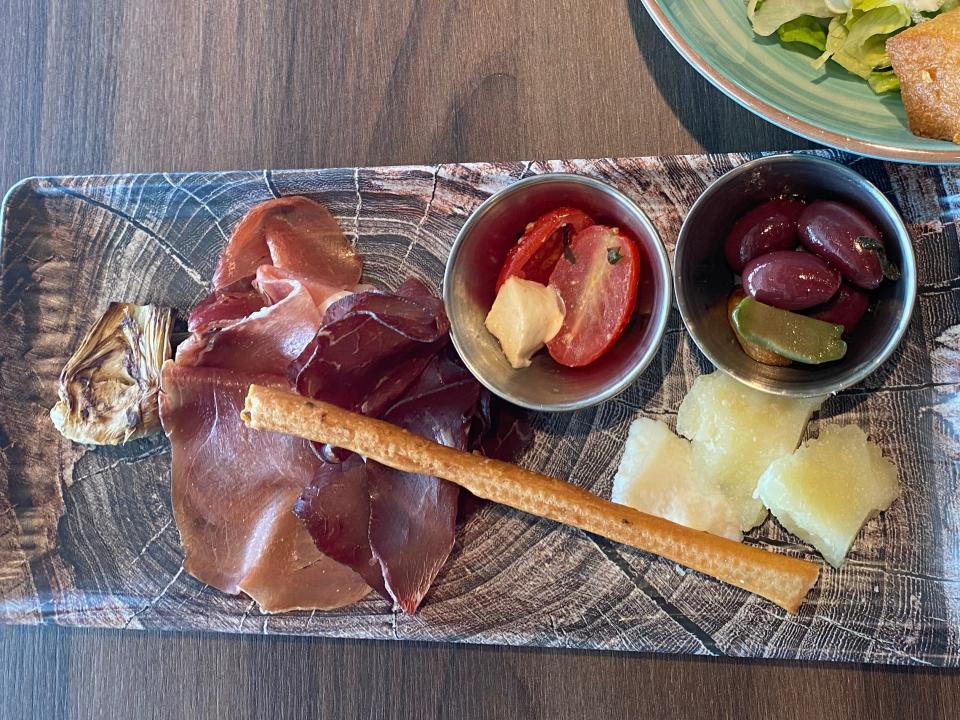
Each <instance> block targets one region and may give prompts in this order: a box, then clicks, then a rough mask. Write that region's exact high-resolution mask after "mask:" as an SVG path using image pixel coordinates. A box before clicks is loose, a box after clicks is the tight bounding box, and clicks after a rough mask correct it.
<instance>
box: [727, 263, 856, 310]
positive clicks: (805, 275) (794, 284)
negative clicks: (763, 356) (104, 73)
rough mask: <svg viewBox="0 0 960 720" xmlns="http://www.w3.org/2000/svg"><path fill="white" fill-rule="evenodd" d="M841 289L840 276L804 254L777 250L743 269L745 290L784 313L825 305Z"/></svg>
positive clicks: (827, 266) (826, 265)
mask: <svg viewBox="0 0 960 720" xmlns="http://www.w3.org/2000/svg"><path fill="white" fill-rule="evenodd" d="M839 287H840V273H838V272H837V271H836V270H834V269H833V268H832V267H830V266H829V265H828V264H827V263H826V262H824V261H823V260H822V259H821V258H818V257H817V256H816V255H811V254H810V253H805V252H794V251H792V250H778V251H776V252H772V253H767V254H766V255H761V256H760V257H758V258H754V259H753V260H751V261H750V262H748V263H747V266H746V267H745V268H744V269H743V289H744V290H746V291H747V292H748V293H750V295H752V296H753V297H754V298H756V299H757V300H758V301H759V302H762V303H764V304H766V305H773V306H774V307H777V308H780V309H781V310H806V309H807V308H812V307H813V306H814V305H819V304H821V303H825V302H826V301H827V300H829V299H830V298H832V297H833V296H834V294H836V292H837V290H838V289H839Z"/></svg>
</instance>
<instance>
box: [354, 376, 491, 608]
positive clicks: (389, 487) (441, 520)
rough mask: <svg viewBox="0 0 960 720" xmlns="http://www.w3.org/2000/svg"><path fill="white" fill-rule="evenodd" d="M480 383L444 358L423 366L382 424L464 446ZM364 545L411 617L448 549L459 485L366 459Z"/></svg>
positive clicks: (478, 397)
mask: <svg viewBox="0 0 960 720" xmlns="http://www.w3.org/2000/svg"><path fill="white" fill-rule="evenodd" d="M481 396H482V393H481V388H480V384H479V383H478V382H477V381H476V380H475V379H474V378H473V376H472V375H471V374H470V373H469V372H468V371H467V370H466V369H464V368H463V367H462V366H461V365H458V364H456V363H454V362H452V361H450V360H448V359H446V358H438V359H436V360H434V361H433V363H431V365H430V367H428V368H427V369H426V370H425V371H424V373H423V375H421V377H420V378H419V379H418V380H417V383H416V384H415V385H414V386H413V387H412V388H411V389H410V391H409V392H408V393H407V394H406V395H405V397H404V398H403V399H402V400H400V401H398V402H397V403H396V404H395V405H394V406H393V407H391V408H390V409H389V410H388V411H387V412H386V413H385V414H384V416H383V419H384V420H387V421H388V422H391V423H393V424H395V425H398V426H400V427H402V428H404V429H406V430H409V431H410V432H413V433H416V434H418V435H422V436H423V437H426V438H428V439H430V440H433V441H434V442H438V443H442V444H443V445H448V446H450V447H454V448H457V449H459V450H465V449H466V448H467V442H468V438H469V434H470V427H471V425H472V423H473V421H474V419H475V418H476V417H477V413H478V412H479V407H480V403H481ZM367 467H368V473H369V483H370V548H371V549H372V550H373V555H374V557H375V558H376V559H377V560H379V561H380V566H381V568H382V569H383V577H384V584H385V585H386V587H387V591H388V592H389V593H390V596H391V597H392V598H393V600H394V602H396V604H397V605H399V606H400V607H401V608H403V609H404V610H405V611H406V612H408V613H412V612H414V611H415V610H416V609H417V607H418V606H419V605H420V602H421V601H422V600H423V598H424V596H425V595H426V594H427V591H428V590H429V589H430V585H431V584H432V583H433V581H434V578H436V576H437V573H438V572H440V568H441V567H443V564H444V563H445V562H446V561H447V558H448V557H449V555H450V551H451V550H452V549H453V542H454V539H455V529H456V524H457V497H458V494H459V488H458V487H457V486H456V485H454V484H452V483H449V482H447V481H446V480H440V479H438V478H435V477H429V476H426V475H414V474H412V473H404V472H399V471H397V470H394V469H393V468H388V467H386V466H384V465H380V464H378V463H375V462H372V461H371V462H368V463H367Z"/></svg>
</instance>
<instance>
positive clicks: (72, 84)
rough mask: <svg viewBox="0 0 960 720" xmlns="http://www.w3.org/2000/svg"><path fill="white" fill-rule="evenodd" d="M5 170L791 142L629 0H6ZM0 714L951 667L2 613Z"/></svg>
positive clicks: (767, 690)
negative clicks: (7, 621) (243, 631)
mask: <svg viewBox="0 0 960 720" xmlns="http://www.w3.org/2000/svg"><path fill="white" fill-rule="evenodd" d="M0 26H2V27H3V29H4V33H3V39H2V41H0V71H2V72H0V185H3V186H4V187H6V186H9V185H11V184H12V183H13V182H14V181H16V180H17V179H18V178H20V177H22V176H26V175H36V174H44V175H46V174H67V173H107V172H120V171H146V170H169V171H180V170H201V169H203V170H214V169H236V168H251V167H256V168H261V167H272V168H288V167H291V168H292V167H321V166H333V165H365V164H399V163H433V162H440V161H460V160H463V161H466V160H499V159H517V158H541V159H544V158H564V157H567V158H568V157H595V156H611V155H614V156H631V155H652V154H671V153H697V152H703V151H740V150H784V149H792V148H803V147H809V143H807V142H806V141H804V140H802V139H799V138H796V137H794V136H792V135H789V134H787V133H785V132H783V131H781V130H778V129H777V128H775V127H774V126H772V125H769V124H767V123H765V122H764V121H762V120H760V119H757V118H755V117H754V116H753V115H751V114H749V113H748V112H747V111H745V110H742V109H741V108H740V107H738V106H737V105H735V104H734V103H733V102H731V101H730V100H727V99H726V98H725V97H723V96H722V95H721V94H720V93H719V92H718V91H716V90H715V89H714V88H713V87H711V86H710V85H709V84H707V82H705V81H704V80H702V79H701V78H700V77H699V76H698V75H697V74H696V73H695V72H694V71H693V70H691V69H689V68H688V67H687V66H686V64H685V63H684V62H683V61H682V59H681V58H680V56H679V55H677V54H676V53H675V52H674V51H673V49H672V48H671V47H670V46H669V45H668V44H667V43H666V41H665V40H664V39H663V38H662V37H661V35H660V34H659V32H658V31H657V29H656V28H655V27H654V25H653V23H652V22H651V21H650V20H649V19H648V18H647V17H646V15H645V14H644V11H643V10H642V8H641V7H640V3H639V1H638V0H629V1H628V2H623V1H622V0H621V1H619V2H595V3H585V2H572V1H571V0H554V1H553V2H545V1H542V0H533V1H532V2H525V3H515V2H506V1H505V0H486V1H485V2H461V1H460V0H448V1H447V2H443V1H441V0H419V1H415V0H394V2H391V3H378V2H368V1H358V0H325V2H317V3H309V2H303V3H295V2H287V3H266V2H259V3H258V2H240V1H238V0H233V1H231V2H227V1H226V0H210V1H209V2H200V3H198V2H187V1H186V0H167V1H162V0H161V1H159V2H158V1H157V0H101V1H100V2H93V1H92V0H57V1H55V2H54V1H50V2H42V1H38V0H34V1H33V2H31V1H30V0H5V2H3V3H0ZM0 664H2V665H0V718H5V717H11V718H14V717H22V716H25V715H26V716H36V717H43V718H51V717H71V718H87V717H136V718H152V717H164V718H166V717H171V718H182V717H183V718H195V717H204V718H206V717H236V718H240V717H253V716H263V717H291V718H292V717H315V716H322V717H351V718H352V717H363V718H366V717H370V718H381V717H397V718H419V717H423V718H446V717H450V718H461V717H474V716H484V717H497V718H501V717H503V718H506V717H524V718H539V717H544V718H563V717H571V718H582V717H596V716H601V715H602V716H604V717H606V718H609V719H610V720H614V718H637V717H639V718H656V719H657V720H667V719H668V718H701V717H702V718H726V717H731V718H733V717H737V718H752V717H777V718H780V719H781V720H792V719H794V718H797V719H799V718H804V719H806V720H819V719H821V718H851V717H864V718H873V717H884V718H886V717H889V718H918V719H919V718H923V719H925V720H926V719H927V718H934V717H957V713H958V712H960V711H958V710H957V708H958V707H960V676H958V674H957V673H951V672H937V671H926V670H910V669H888V668H881V667H857V666H834V665H822V666H817V665H801V664H787V663H770V662H743V661H732V660H704V659H696V658H688V657H670V656H644V655H629V654H612V653H597V652H571V651H560V650H538V649H532V648H498V647H472V646H452V645H421V644H402V643H381V642H359V641H323V640H321V641H317V640H305V639H298V638H259V637H235V636H222V635H221V636H217V635H200V634H194V633H185V634H163V635H161V634H154V633H134V632H125V633H121V632H113V631H110V632H106V631H96V630H88V631H74V630H70V631H68V630H62V629H58V628H55V627H46V628H27V627H2V628H0Z"/></svg>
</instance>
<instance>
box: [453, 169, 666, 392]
mask: <svg viewBox="0 0 960 720" xmlns="http://www.w3.org/2000/svg"><path fill="white" fill-rule="evenodd" d="M560 206H572V207H575V208H579V209H580V210H583V211H584V212H586V213H588V214H589V215H590V216H591V217H593V219H594V220H595V221H596V222H598V223H603V224H605V225H613V226H617V227H619V228H621V229H622V230H624V231H625V232H626V233H627V234H628V235H629V236H630V237H631V238H633V240H634V241H636V243H637V248H638V249H639V250H640V255H641V258H642V260H643V268H642V270H641V286H640V288H639V295H638V298H637V309H636V311H635V312H634V315H633V317H632V318H631V320H630V322H629V324H628V325H627V328H626V330H625V331H624V333H623V335H622V336H621V337H620V339H619V340H617V342H616V343H615V344H614V345H613V347H612V348H611V349H610V350H609V351H608V352H607V353H605V354H604V355H603V356H602V357H600V358H599V359H598V360H596V361H595V362H593V363H591V364H590V365H587V366H586V367H582V368H568V367H564V366H562V365H559V364H557V363H556V362H554V361H553V360H552V359H551V358H550V356H549V354H547V353H546V352H540V353H537V354H536V355H535V356H534V358H533V364H532V365H531V366H530V367H528V368H523V369H521V370H515V369H513V368H512V367H510V364H509V363H508V362H507V359H506V357H504V354H503V352H502V351H501V349H500V344H499V343H498V342H497V339H496V338H495V337H493V336H492V335H491V334H490V333H489V332H487V329H486V328H485V327H484V324H483V321H484V319H485V318H486V316H487V312H489V310H490V307H491V305H493V301H494V298H495V293H494V285H495V283H496V278H497V275H498V274H499V272H500V268H501V266H502V265H503V262H504V258H505V257H506V255H507V251H508V250H509V249H510V247H511V246H512V245H513V244H514V243H516V242H517V239H518V238H519V237H520V236H521V235H522V234H523V230H524V227H525V226H526V225H527V223H529V222H532V221H534V220H536V219H537V218H538V217H539V216H540V215H542V214H543V213H545V212H548V211H550V210H552V209H554V208H556V207H560ZM671 299H672V289H671V280H670V263H669V261H668V259H667V253H666V251H665V250H664V247H663V243H662V242H661V241H660V237H659V235H658V234H657V231H656V229H655V228H654V227H653V224H652V223H651V222H650V220H649V219H648V218H647V216H646V215H645V214H644V213H643V211H642V210H640V208H638V207H637V206H636V205H635V204H634V203H633V201H631V200H630V199H629V198H627V197H626V196H625V195H623V194H622V193H620V192H619V191H617V190H615V189H614V188H612V187H610V186H609V185H606V184H604V183H602V182H599V181H598V180H594V179H592V178H588V177H582V176H580V175H568V174H561V173H556V174H547V175H537V176H534V177H531V178H527V179H525V180H520V181H519V182H516V183H514V184H513V185H510V186H509V187H506V188H504V189H503V190H501V191H499V192H497V193H495V194H494V195H492V196H491V197H490V198H488V199H487V200H486V201H485V202H484V203H483V204H482V205H481V206H480V207H479V208H477V210H476V211H475V212H474V213H473V215H471V216H470V218H469V219H468V220H467V222H466V224H465V225H464V226H463V228H462V229H461V230H460V233H459V235H457V239H456V240H455V241H454V243H453V247H452V248H451V250H450V257H449V258H448V259H447V266H446V271H445V273H444V278H443V300H444V303H445V304H446V309H447V315H448V316H449V317H450V334H451V336H452V338H453V344H454V346H455V347H456V348H457V351H458V352H459V353H460V356H461V357H462V358H463V361H464V362H465V363H466V365H467V367H468V368H469V369H470V371H471V372H472V373H473V374H474V375H475V376H476V377H477V379H478V380H480V382H482V383H483V384H484V385H485V386H486V387H488V388H489V389H490V391H491V392H493V393H495V394H496V395H499V396H500V397H502V398H503V399H505V400H508V401H509V402H512V403H514V404H516V405H520V406H522V407H525V408H530V409H532V410H540V411H563V410H577V409H580V408H585V407H589V406H591V405H595V404H597V403H599V402H602V401H604V400H607V399H608V398H611V397H613V396H615V395H617V394H618V393H620V392H622V391H623V390H625V389H626V388H627V387H628V386H629V385H630V384H631V383H633V381H634V380H636V379H637V377H638V376H639V375H640V373H642V372H643V370H644V369H645V368H646V367H647V365H649V364H650V361H651V360H652V359H653V356H654V355H655V354H656V352H657V349H658V348H659V346H660V340H661V339H662V337H663V331H664V329H665V328H666V324H667V317H668V315H669V313H670V304H671Z"/></svg>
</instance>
